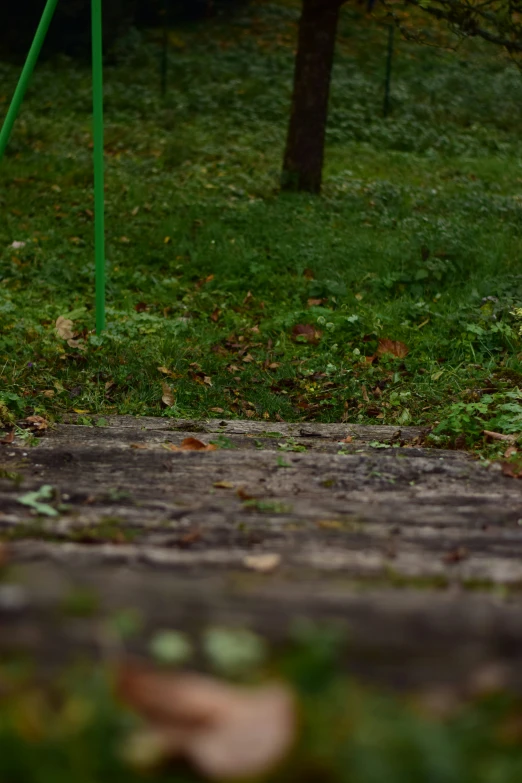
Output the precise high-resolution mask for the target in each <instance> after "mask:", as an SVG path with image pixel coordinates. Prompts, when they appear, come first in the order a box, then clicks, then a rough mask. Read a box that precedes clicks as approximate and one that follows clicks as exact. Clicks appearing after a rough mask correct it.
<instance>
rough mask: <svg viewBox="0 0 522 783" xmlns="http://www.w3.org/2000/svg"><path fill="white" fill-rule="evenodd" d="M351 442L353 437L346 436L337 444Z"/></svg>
mask: <svg viewBox="0 0 522 783" xmlns="http://www.w3.org/2000/svg"><path fill="white" fill-rule="evenodd" d="M352 440H353V437H352V436H351V435H347V436H346V438H343V439H342V440H340V441H339V443H351V442H352Z"/></svg>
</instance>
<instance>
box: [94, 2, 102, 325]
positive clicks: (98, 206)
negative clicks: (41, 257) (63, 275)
mask: <svg viewBox="0 0 522 783" xmlns="http://www.w3.org/2000/svg"><path fill="white" fill-rule="evenodd" d="M91 8H92V96H93V140H94V256H95V277H96V332H97V333H98V334H100V332H102V331H103V330H104V329H105V192H104V166H105V163H104V154H103V35H102V0H92V5H91Z"/></svg>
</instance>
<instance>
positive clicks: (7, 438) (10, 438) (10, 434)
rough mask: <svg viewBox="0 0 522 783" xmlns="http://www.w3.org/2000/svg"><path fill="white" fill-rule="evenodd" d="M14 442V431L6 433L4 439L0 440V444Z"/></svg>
mask: <svg viewBox="0 0 522 783" xmlns="http://www.w3.org/2000/svg"><path fill="white" fill-rule="evenodd" d="M13 441H14V430H11V432H8V433H7V435H6V436H5V438H1V439H0V443H12V442H13Z"/></svg>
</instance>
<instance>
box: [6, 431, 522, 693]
mask: <svg viewBox="0 0 522 783" xmlns="http://www.w3.org/2000/svg"><path fill="white" fill-rule="evenodd" d="M276 426H277V433H278V434H275V435H274V434H270V433H271V432H273V433H275V432H276ZM272 427H273V429H272ZM350 429H351V432H352V436H351V437H352V440H351V442H349V443H343V444H342V445H340V441H341V440H343V439H345V438H346V436H347V435H348V434H349V430H350ZM218 435H222V436H225V437H226V438H227V440H226V441H223V439H221V441H219V439H218V442H220V443H221V445H222V446H226V447H225V448H219V449H217V450H216V451H210V452H198V451H186V452H184V451H176V450H175V451H172V450H171V447H176V448H179V447H180V445H181V443H182V441H183V439H184V438H185V437H198V438H201V439H202V440H203V441H204V442H209V441H210V440H212V439H216V437H217V436H218ZM421 437H422V431H421V430H419V429H417V428H403V429H402V430H400V431H399V430H398V429H396V428H390V427H383V428H378V427H357V425H348V424H347V425H345V424H339V425H315V424H313V425H309V424H303V425H301V424H299V425H283V424H279V423H278V424H277V425H272V424H270V425H268V427H267V425H266V424H265V423H264V422H251V421H234V422H228V423H227V424H226V427H225V426H224V425H220V423H219V421H217V422H216V421H210V422H203V423H201V422H198V423H196V424H192V423H191V422H187V421H182V422H180V421H173V420H171V419H133V418H131V417H121V420H120V419H119V418H116V417H109V419H108V421H107V426H96V427H85V426H78V425H74V424H58V425H56V426H55V427H54V428H53V429H51V430H50V431H48V432H47V433H46V435H45V437H43V438H41V439H40V441H39V443H38V445H37V446H36V447H33V448H30V447H28V446H27V445H25V444H24V443H20V442H15V443H14V444H5V445H4V446H2V447H1V450H0V463H1V464H0V467H1V469H2V476H3V478H0V539H2V538H3V539H4V540H5V541H6V546H7V547H8V551H9V558H10V560H11V561H12V562H13V563H15V564H18V567H19V569H21V571H22V572H23V580H25V582H26V585H27V586H26V587H25V588H24V590H25V592H24V593H23V595H24V596H25V598H24V601H22V602H21V603H19V605H18V608H16V607H15V609H13V607H11V609H10V608H9V606H8V604H9V600H8V599H9V590H8V592H7V593H5V591H4V597H5V595H7V599H6V600H7V604H6V605H5V606H4V609H2V589H3V588H2V587H1V586H0V619H2V617H3V619H4V620H5V622H7V623H8V625H9V629H10V631H9V635H8V639H7V640H6V639H5V637H4V640H2V638H1V635H0V649H2V645H4V644H7V646H9V645H10V646H12V645H13V644H14V645H15V646H16V645H20V646H21V647H24V645H25V646H26V647H28V648H31V649H34V650H40V652H41V654H42V655H43V656H44V658H45V656H48V657H49V656H51V657H53V656H58V657H59V652H60V650H59V647H60V644H63V649H64V650H69V651H70V650H74V649H76V648H78V649H79V648H82V649H84V648H85V649H91V648H93V646H94V648H96V647H97V645H98V646H99V641H97V638H96V632H95V627H98V626H96V624H94V625H92V624H89V623H88V622H84V623H83V624H82V623H80V625H79V626H78V625H75V626H74V627H75V628H76V631H74V632H72V631H70V629H69V628H68V627H67V624H65V625H64V626H63V627H62V626H61V625H60V624H59V623H58V625H57V620H56V612H55V611H54V609H53V606H54V607H55V608H56V605H57V603H59V602H60V601H61V600H62V599H63V597H64V596H65V595H66V593H67V590H69V589H70V588H71V587H72V586H74V585H75V584H84V585H88V586H89V585H90V586H91V587H93V586H96V588H97V590H98V591H99V592H100V599H101V603H102V605H103V606H104V607H105V609H104V611H105V610H106V611H112V610H113V609H114V608H115V607H116V604H117V606H118V607H120V608H121V606H123V605H135V606H138V607H140V609H141V611H142V612H143V614H144V615H145V616H146V617H147V618H149V620H150V624H151V627H152V626H154V627H160V626H161V625H168V626H169V627H182V628H185V627H186V628H189V629H190V631H191V633H192V632H193V633H196V634H197V633H199V632H200V630H201V628H202V627H203V625H204V624H205V623H206V624H208V623H215V622H222V621H223V622H231V623H232V624H237V623H244V624H246V625H248V626H251V627H253V628H255V629H257V630H259V631H260V632H262V633H265V634H266V635H267V636H268V637H270V638H271V637H274V638H275V639H282V638H283V637H284V635H285V632H286V631H287V630H288V627H289V625H290V624H291V620H292V618H293V617H296V616H300V615H302V616H309V617H314V618H315V619H320V618H323V619H325V618H330V619H332V618H333V619H337V620H342V621H343V622H346V623H348V625H349V627H350V632H351V634H352V637H353V654H352V657H351V658H350V665H353V666H355V668H357V669H358V670H360V671H361V672H363V673H364V674H366V675H367V676H370V677H376V678H379V677H384V678H385V679H386V678H388V679H390V680H391V681H393V682H404V683H408V682H413V681H421V680H423V679H424V680H427V679H429V678H430V677H432V678H434V679H441V678H442V679H444V678H445V677H446V678H449V679H450V680H452V681H453V682H455V681H457V680H458V678H459V677H461V676H463V675H462V672H466V671H467V669H468V668H470V667H471V668H472V667H477V666H482V665H488V664H489V662H490V661H491V660H494V661H497V662H498V661H501V663H502V665H503V666H507V668H508V669H509V681H510V683H512V684H514V687H515V686H516V687H519V685H518V684H519V680H520V677H519V675H518V671H520V670H522V666H520V664H522V644H520V643H519V642H520V641H522V640H521V639H520V636H521V634H522V631H520V630H519V629H520V628H522V623H520V620H521V619H522V590H521V591H520V592H519V589H520V587H522V482H518V481H515V480H512V479H508V478H506V477H504V476H503V475H502V474H501V472H500V470H499V468H498V467H497V466H494V465H493V466H489V467H488V466H484V465H481V464H479V463H478V462H477V461H474V460H473V459H471V458H470V457H469V455H467V454H463V453H459V452H455V451H451V452H447V451H446V452H444V451H434V450H429V449H427V448H425V447H423V446H422V445H421V444H420V442H419V441H420V440H421ZM372 443H374V444H375V445H374V446H372V445H370V444H372ZM280 444H282V445H280ZM401 444H402V445H401ZM377 446H378V447H377ZM385 446H388V448H385ZM303 447H304V448H305V449H306V450H304V451H303V450H299V449H303ZM288 448H297V449H298V450H297V451H288V450H287V449H288ZM339 452H343V453H339ZM43 484H50V485H51V486H52V487H53V488H54V490H55V499H54V500H53V503H54V505H55V506H57V507H58V506H59V508H60V509H61V511H60V514H59V516H58V517H56V518H42V517H38V518H37V517H35V516H34V515H33V514H32V512H31V510H30V509H29V508H28V507H27V506H24V505H22V504H20V502H19V500H20V497H21V496H23V495H24V493H27V492H28V491H32V490H35V489H38V488H39V487H41V486H42V485H43ZM60 504H61V505H60ZM262 553H275V554H277V555H279V557H280V563H279V566H278V567H277V568H275V569H274V571H273V572H272V573H270V574H256V573H254V572H252V570H251V567H250V566H249V564H248V560H247V558H248V557H249V556H251V555H253V554H262ZM123 575H125V576H123ZM56 580H58V582H56ZM55 583H56V584H58V583H59V589H58V587H56V590H58V592H56V591H55V592H53V590H55V588H54V587H52V586H53V585H55ZM398 585H401V587H402V589H400V590H399V589H397V586H398ZM377 586H379V587H378V589H377ZM4 587H5V585H4ZM7 587H9V585H7ZM15 587H16V585H15ZM413 587H417V588H422V589H419V592H418V593H416V592H414V590H413ZM467 587H473V589H474V590H477V589H479V590H480V591H481V592H480V593H476V594H474V595H469V594H467V593H466V590H465V589H466V588H467ZM51 588H52V589H51ZM496 589H502V590H504V591H505V597H504V599H503V600H501V599H500V598H494V597H493V594H492V591H495V590H496ZM15 594H16V590H15ZM11 595H12V593H11ZM115 595H117V596H118V601H119V603H118V601H116V603H114V604H113V603H111V601H112V598H111V596H115ZM44 599H45V600H44ZM4 603H5V600H4ZM15 603H16V601H15ZM159 606H161V611H160V608H159ZM53 611H54V614H53ZM2 612H3V615H2ZM4 615H5V617H4ZM53 618H54V619H53ZM149 620H147V622H149ZM481 623H482V625H481ZM515 627H516V630H514V628H515ZM46 629H47V630H46ZM49 629H52V633H50V631H49ZM198 629H199V630H198ZM48 631H49V633H48ZM419 633H420V634H421V636H419ZM493 633H495V634H497V639H496V640H495V639H493V637H492V634H493ZM49 634H50V635H49ZM75 634H76V635H75ZM145 637H146V634H145V635H143V634H142V635H141V636H140V640H138V642H137V644H138V645H139V644H142V645H143V644H145V642H146V638H145ZM50 639H51V641H50ZM24 640H25V641H24ZM497 642H498V645H497ZM427 644H429V645H430V648H429V649H428V648H427V647H426V646H425V645H427ZM511 644H514V645H515V647H513V648H512V647H511V646H510V645H511ZM516 645H518V646H516ZM57 646H58V649H57ZM430 650H431V652H430ZM434 650H436V651H437V653H436V656H435V657H434V653H433V651H434ZM439 657H440V661H442V660H444V664H442V663H441V662H440V661H439ZM470 670H471V669H470ZM521 692H522V686H521Z"/></svg>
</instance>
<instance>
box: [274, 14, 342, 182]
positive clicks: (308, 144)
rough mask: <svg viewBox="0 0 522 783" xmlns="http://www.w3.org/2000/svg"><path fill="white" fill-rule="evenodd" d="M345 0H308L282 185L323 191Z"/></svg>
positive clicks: (297, 57)
mask: <svg viewBox="0 0 522 783" xmlns="http://www.w3.org/2000/svg"><path fill="white" fill-rule="evenodd" d="M343 2H344V0H303V10H302V14H301V20H300V22H299V41H298V45H297V56H296V61H295V73H294V92H293V96H292V110H291V115H290V126H289V129H288V137H287V141H286V150H285V157H284V162H283V174H282V181H281V186H282V189H283V190H305V191H308V192H310V193H319V191H320V190H321V176H322V169H323V157H324V141H325V133H326V120H327V116H328V96H329V93H330V80H331V75H332V65H333V57H334V50H335V39H336V33H337V24H338V21H339V9H340V7H341V5H342V4H343Z"/></svg>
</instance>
